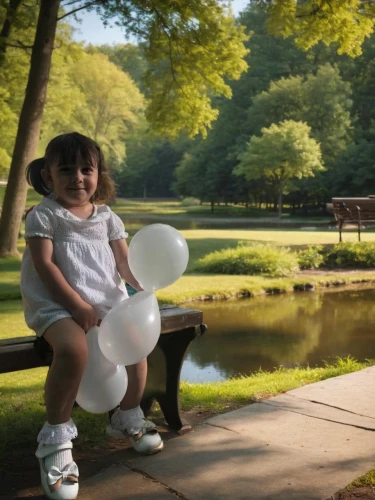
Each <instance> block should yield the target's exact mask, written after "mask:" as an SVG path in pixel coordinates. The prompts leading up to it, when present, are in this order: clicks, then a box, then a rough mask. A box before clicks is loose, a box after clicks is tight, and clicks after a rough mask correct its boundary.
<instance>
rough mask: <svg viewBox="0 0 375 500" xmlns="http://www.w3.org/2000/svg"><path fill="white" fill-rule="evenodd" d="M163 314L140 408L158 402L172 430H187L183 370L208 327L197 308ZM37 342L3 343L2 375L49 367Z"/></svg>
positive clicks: (172, 309) (164, 310)
mask: <svg viewBox="0 0 375 500" xmlns="http://www.w3.org/2000/svg"><path fill="white" fill-rule="evenodd" d="M160 313H161V335H160V338H159V340H158V343H157V346H156V347H155V349H154V350H153V351H152V353H151V354H150V355H149V356H148V358H147V359H148V377H147V384H146V389H145V392H144V395H143V399H142V403H141V406H142V409H143V410H144V411H145V413H147V412H148V411H149V410H150V409H151V406H152V403H153V401H154V400H155V399H156V401H157V402H158V403H159V405H160V408H161V410H162V412H163V414H164V418H165V421H166V422H167V424H168V425H169V426H170V427H171V428H172V429H175V430H177V431H181V430H188V429H189V426H186V425H184V424H183V423H182V421H181V417H180V404H179V390H180V373H181V367H182V363H183V360H184V356H185V354H186V351H187V348H188V347H189V344H190V342H191V341H192V340H193V339H195V337H197V336H199V335H202V334H203V333H204V332H205V330H206V325H204V324H203V323H202V321H203V313H202V311H199V310H197V309H187V308H186V309H185V308H181V307H175V306H163V307H161V309H160ZM35 340H36V337H35V336H28V337H18V338H13V339H5V340H0V373H8V372H14V371H19V370H28V369H30V368H36V367H38V366H49V365H50V364H51V361H52V357H51V355H52V353H51V355H50V356H48V353H46V355H43V353H41V352H39V355H38V353H37V351H36V349H35V348H34V341H35ZM46 344H47V343H46ZM47 345H48V344H47Z"/></svg>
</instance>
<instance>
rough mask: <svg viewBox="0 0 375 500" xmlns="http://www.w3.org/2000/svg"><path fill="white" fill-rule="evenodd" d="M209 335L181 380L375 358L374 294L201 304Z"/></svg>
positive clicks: (196, 346)
mask: <svg viewBox="0 0 375 500" xmlns="http://www.w3.org/2000/svg"><path fill="white" fill-rule="evenodd" d="M192 307H195V308H197V309H201V310H202V311H203V318H204V319H203V321H204V323H206V324H207V325H208V331H207V332H206V333H205V334H204V335H203V336H202V337H200V338H197V339H195V340H194V341H193V342H192V343H191V344H190V348H189V352H188V355H187V358H186V360H185V362H184V365H183V368H182V374H181V378H182V379H183V380H187V381H190V382H211V381H217V380H225V379H228V378H230V377H233V376H238V375H250V374H251V373H254V372H255V371H257V370H259V369H260V368H262V369H263V370H270V371H272V370H273V369H274V368H275V367H278V366H281V365H282V366H285V367H287V368H293V367H296V366H307V365H309V366H311V367H315V366H323V365H324V361H325V360H326V361H334V358H335V357H336V356H340V357H345V356H348V355H349V354H350V355H351V356H353V357H355V358H357V359H358V360H360V361H363V360H365V359H366V358H367V359H368V358H375V290H363V289H350V290H346V291H333V290H332V291H327V292H324V293H321V292H310V293H309V292H301V293H288V294H285V295H279V296H266V297H259V298H254V299H247V300H241V301H238V300H237V301H226V302H212V303H204V302H200V303H196V304H194V305H193V306H192Z"/></svg>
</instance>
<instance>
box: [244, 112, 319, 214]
mask: <svg viewBox="0 0 375 500" xmlns="http://www.w3.org/2000/svg"><path fill="white" fill-rule="evenodd" d="M261 132H262V135H261V136H260V137H257V136H255V135H254V136H252V137H251V139H250V141H249V142H248V144H247V148H246V150H245V151H244V152H243V153H241V154H240V156H239V159H240V163H239V164H238V165H237V167H236V168H235V170H234V173H235V174H236V175H243V176H244V177H245V178H246V179H247V180H248V181H251V180H253V179H260V178H262V177H265V178H266V179H267V180H268V181H269V182H270V183H271V185H272V186H273V188H274V189H275V192H276V193H277V195H278V197H279V214H281V210H282V195H283V194H284V193H285V192H286V190H288V189H289V188H290V187H291V181H292V180H293V179H302V178H303V177H313V176H314V174H315V172H317V171H319V170H323V165H322V160H321V150H320V145H319V144H318V143H317V142H316V141H315V140H314V139H313V138H311V137H310V132H311V129H310V127H309V126H308V125H307V124H306V123H303V122H295V121H293V120H285V121H283V122H281V123H279V124H275V123H274V124H272V125H271V126H270V127H269V128H263V129H262V131H261Z"/></svg>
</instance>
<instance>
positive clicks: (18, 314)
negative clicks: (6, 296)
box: [0, 300, 35, 340]
mask: <svg viewBox="0 0 375 500" xmlns="http://www.w3.org/2000/svg"><path fill="white" fill-rule="evenodd" d="M26 335H35V333H34V332H33V331H32V330H29V328H28V327H27V325H26V323H25V319H24V314H23V307H22V302H21V300H4V301H0V340H1V339H8V338H15V337H25V336H26Z"/></svg>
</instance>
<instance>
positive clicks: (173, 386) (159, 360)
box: [141, 327, 200, 431]
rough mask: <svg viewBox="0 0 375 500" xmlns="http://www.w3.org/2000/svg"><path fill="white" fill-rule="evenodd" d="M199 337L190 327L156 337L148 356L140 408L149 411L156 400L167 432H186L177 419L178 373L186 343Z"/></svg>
mask: <svg viewBox="0 0 375 500" xmlns="http://www.w3.org/2000/svg"><path fill="white" fill-rule="evenodd" d="M199 334H200V330H199V329H196V328H194V327H192V328H188V329H186V330H182V331H180V332H173V333H166V334H163V335H161V336H160V339H159V341H158V345H157V347H156V348H155V350H154V351H153V352H152V353H151V354H150V356H149V358H148V361H149V372H148V377H147V385H146V389H145V394H144V398H143V400H142V405H141V406H142V408H143V409H146V410H147V409H150V408H151V405H152V401H153V399H156V400H157V402H158V403H159V405H160V408H161V410H162V412H163V414H164V418H165V421H166V422H167V424H168V425H169V427H170V428H171V429H174V430H177V431H181V430H182V429H184V430H187V428H186V426H184V424H183V422H182V420H181V416H180V394H179V393H180V373H181V367H182V363H183V360H184V357H185V354H186V351H187V348H188V347H189V344H190V342H191V341H192V340H193V339H194V338H195V337H196V336H197V335H199Z"/></svg>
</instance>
